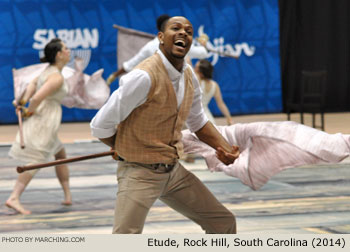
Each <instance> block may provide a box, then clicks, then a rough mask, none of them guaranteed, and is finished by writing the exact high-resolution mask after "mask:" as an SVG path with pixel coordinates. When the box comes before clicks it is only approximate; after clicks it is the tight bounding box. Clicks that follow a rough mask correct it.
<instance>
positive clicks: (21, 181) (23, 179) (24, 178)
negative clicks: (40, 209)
mask: <svg viewBox="0 0 350 252" xmlns="http://www.w3.org/2000/svg"><path fill="white" fill-rule="evenodd" d="M33 175H34V173H31V172H24V173H21V174H19V175H18V178H17V181H16V184H15V186H14V188H13V191H12V193H11V195H10V197H9V198H8V199H7V200H6V203H5V205H6V206H7V207H9V208H12V209H14V210H16V211H17V212H19V213H21V214H31V212H30V211H29V210H27V209H25V208H24V207H23V206H22V204H21V202H20V201H19V198H20V197H21V194H22V193H23V191H24V189H25V188H26V186H27V185H28V184H29V182H30V181H31V179H32V178H33Z"/></svg>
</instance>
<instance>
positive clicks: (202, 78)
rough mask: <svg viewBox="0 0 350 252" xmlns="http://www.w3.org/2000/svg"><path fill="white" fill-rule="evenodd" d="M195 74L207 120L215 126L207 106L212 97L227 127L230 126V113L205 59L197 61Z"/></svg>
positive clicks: (211, 67)
mask: <svg viewBox="0 0 350 252" xmlns="http://www.w3.org/2000/svg"><path fill="white" fill-rule="evenodd" d="M194 70H195V72H196V75H197V77H198V79H199V82H200V84H201V88H202V92H203V93H202V104H203V109H204V111H205V113H206V115H207V117H208V119H209V120H210V121H211V122H212V123H213V124H215V119H214V117H213V115H212V113H211V112H210V110H209V107H208V104H209V102H210V101H211V99H212V98H213V97H214V99H215V101H216V104H217V105H218V107H219V109H220V111H221V113H222V114H223V115H224V116H225V118H226V122H227V125H231V124H232V119H231V115H230V111H229V110H228V108H227V106H226V104H225V102H224V100H223V99H222V95H221V90H220V87H219V84H218V83H217V82H216V81H214V80H213V79H212V78H213V70H214V67H213V65H212V64H211V63H210V62H209V61H208V60H206V59H201V60H199V61H198V62H197V63H196V65H195V69H194Z"/></svg>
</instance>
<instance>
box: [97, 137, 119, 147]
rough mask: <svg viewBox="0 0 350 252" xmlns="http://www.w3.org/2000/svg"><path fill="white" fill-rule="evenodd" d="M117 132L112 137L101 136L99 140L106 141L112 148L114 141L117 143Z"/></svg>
mask: <svg viewBox="0 0 350 252" xmlns="http://www.w3.org/2000/svg"><path fill="white" fill-rule="evenodd" d="M116 135H117V134H114V135H113V136H111V137H107V138H99V140H100V141H101V142H102V143H104V144H105V145H108V146H109V147H111V148H114V143H115V137H116Z"/></svg>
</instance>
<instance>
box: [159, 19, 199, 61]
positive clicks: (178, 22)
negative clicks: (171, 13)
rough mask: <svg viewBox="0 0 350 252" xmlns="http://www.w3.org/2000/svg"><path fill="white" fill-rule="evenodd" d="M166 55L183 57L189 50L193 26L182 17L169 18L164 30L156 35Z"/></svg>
mask: <svg viewBox="0 0 350 252" xmlns="http://www.w3.org/2000/svg"><path fill="white" fill-rule="evenodd" d="M158 37H159V40H160V43H161V44H162V42H163V44H162V46H163V49H164V51H165V54H166V56H167V57H168V59H169V57H174V58H177V59H183V58H184V57H185V56H186V54H187V52H188V51H189V50H190V47H191V44H192V38H193V27H192V24H191V23H190V21H188V20H187V19H186V18H184V17H173V18H170V19H169V20H168V22H167V24H166V26H165V29H164V32H160V34H159V35H158Z"/></svg>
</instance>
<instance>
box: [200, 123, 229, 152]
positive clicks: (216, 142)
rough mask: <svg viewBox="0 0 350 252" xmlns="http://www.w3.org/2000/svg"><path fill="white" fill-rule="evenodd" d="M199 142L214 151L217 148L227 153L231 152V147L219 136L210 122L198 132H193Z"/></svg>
mask: <svg viewBox="0 0 350 252" xmlns="http://www.w3.org/2000/svg"><path fill="white" fill-rule="evenodd" d="M195 134H196V135H197V137H198V138H199V140H201V141H202V142H204V143H206V144H208V145H209V146H211V147H212V148H214V149H215V150H216V149H217V148H218V147H221V148H223V149H224V150H225V151H227V152H231V149H232V146H231V145H230V144H229V143H228V142H227V141H226V139H225V138H224V137H223V136H222V135H221V134H220V132H219V131H218V130H217V129H216V128H215V127H214V125H213V124H212V123H211V122H209V121H208V122H207V123H206V124H205V125H204V126H203V127H202V128H201V129H200V130H198V131H197V132H195Z"/></svg>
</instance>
